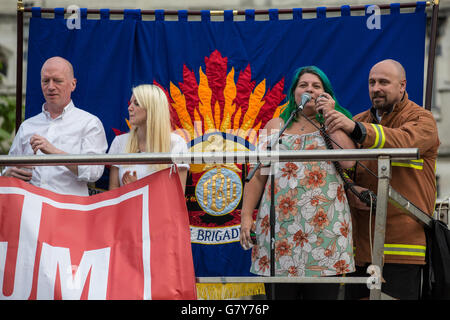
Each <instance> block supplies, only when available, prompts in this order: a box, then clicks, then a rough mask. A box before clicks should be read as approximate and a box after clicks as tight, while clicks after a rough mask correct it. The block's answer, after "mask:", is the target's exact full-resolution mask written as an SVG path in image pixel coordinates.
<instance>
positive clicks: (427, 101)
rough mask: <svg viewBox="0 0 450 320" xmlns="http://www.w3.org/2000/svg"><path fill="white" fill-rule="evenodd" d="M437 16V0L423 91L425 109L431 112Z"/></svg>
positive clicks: (434, 3)
mask: <svg viewBox="0 0 450 320" xmlns="http://www.w3.org/2000/svg"><path fill="white" fill-rule="evenodd" d="M438 14H439V0H434V1H433V14H432V18H431V30H430V45H429V49H428V67H427V84H426V89H425V109H427V110H430V111H431V98H432V96H433V77H434V60H435V57H436V36H437V21H438Z"/></svg>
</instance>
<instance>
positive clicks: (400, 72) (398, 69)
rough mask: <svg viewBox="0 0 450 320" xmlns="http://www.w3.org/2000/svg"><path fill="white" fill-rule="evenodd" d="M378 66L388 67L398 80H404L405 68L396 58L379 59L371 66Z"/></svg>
mask: <svg viewBox="0 0 450 320" xmlns="http://www.w3.org/2000/svg"><path fill="white" fill-rule="evenodd" d="M379 67H383V68H389V69H391V70H393V71H394V73H395V74H396V75H397V77H398V79H399V80H400V81H402V80H406V72H405V68H403V66H402V65H401V63H400V62H398V61H396V60H393V59H386V60H383V61H380V62H378V63H376V64H375V65H374V66H373V67H372V69H374V68H379Z"/></svg>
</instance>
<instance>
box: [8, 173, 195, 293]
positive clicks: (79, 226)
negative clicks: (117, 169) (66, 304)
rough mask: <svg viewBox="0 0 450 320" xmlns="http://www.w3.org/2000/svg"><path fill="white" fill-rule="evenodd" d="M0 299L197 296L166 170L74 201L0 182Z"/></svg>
mask: <svg viewBox="0 0 450 320" xmlns="http://www.w3.org/2000/svg"><path fill="white" fill-rule="evenodd" d="M0 288H1V289H2V291H0V298H1V299H196V287H195V273H194V267H193V262H192V251H191V243H190V230H189V219H188V213H187V208H186V204H185V201H184V196H183V192H182V188H181V184H180V182H179V178H178V174H176V173H173V172H172V173H170V169H166V170H163V171H160V172H158V173H155V174H152V175H150V176H148V177H146V178H144V179H141V180H139V181H137V182H135V183H132V184H129V185H126V186H124V187H121V188H119V189H115V190H112V191H108V192H104V193H101V194H97V195H94V196H91V197H80V196H70V195H60V194H56V193H53V192H50V191H47V190H44V189H41V188H38V187H35V186H32V185H30V184H28V183H25V182H23V181H21V180H18V179H14V178H5V177H0Z"/></svg>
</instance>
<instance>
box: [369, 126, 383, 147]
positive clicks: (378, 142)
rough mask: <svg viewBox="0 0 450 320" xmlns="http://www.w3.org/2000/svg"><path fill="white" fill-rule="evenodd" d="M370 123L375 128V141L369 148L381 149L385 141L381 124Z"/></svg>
mask: <svg viewBox="0 0 450 320" xmlns="http://www.w3.org/2000/svg"><path fill="white" fill-rule="evenodd" d="M371 125H372V127H373V129H374V130H375V142H374V143H373V145H372V146H371V147H370V148H369V149H375V148H376V149H382V148H383V147H384V143H385V142H386V137H385V135H384V130H383V126H380V125H378V124H373V123H371Z"/></svg>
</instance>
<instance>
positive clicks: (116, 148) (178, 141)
mask: <svg viewBox="0 0 450 320" xmlns="http://www.w3.org/2000/svg"><path fill="white" fill-rule="evenodd" d="M129 136H130V134H129V133H125V134H121V135H120V136H117V137H115V138H114V140H113V142H112V143H111V147H110V148H109V151H108V153H109V154H121V153H125V148H126V146H127V141H128V137H129ZM170 151H171V152H172V153H186V152H188V148H187V144H186V141H184V139H183V138H182V137H180V136H179V135H177V134H175V133H171V134H170ZM113 166H114V167H117V168H119V181H120V185H121V186H122V185H123V183H122V177H123V175H124V174H125V172H126V171H130V172H131V173H132V172H133V171H136V177H137V178H138V179H141V178H143V177H146V176H148V175H151V174H152V173H154V172H155V169H154V168H153V167H149V166H148V165H145V164H137V165H133V164H125V165H115V164H114V165H113ZM177 166H178V168H187V169H189V164H177Z"/></svg>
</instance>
